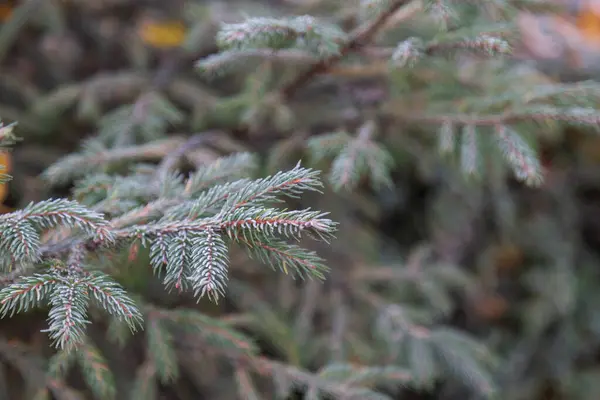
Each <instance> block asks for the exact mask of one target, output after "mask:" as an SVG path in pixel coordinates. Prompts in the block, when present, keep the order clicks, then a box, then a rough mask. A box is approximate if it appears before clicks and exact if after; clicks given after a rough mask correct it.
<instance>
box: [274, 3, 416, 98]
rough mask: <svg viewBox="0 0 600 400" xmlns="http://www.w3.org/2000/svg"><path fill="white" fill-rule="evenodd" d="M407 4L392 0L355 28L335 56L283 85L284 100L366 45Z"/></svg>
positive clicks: (320, 62)
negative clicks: (366, 21)
mask: <svg viewBox="0 0 600 400" xmlns="http://www.w3.org/2000/svg"><path fill="white" fill-rule="evenodd" d="M408 3H409V0H394V1H392V2H391V3H390V5H389V6H388V8H387V9H386V10H384V11H382V12H381V13H380V14H379V15H378V16H377V18H375V19H373V20H372V21H369V22H368V23H367V24H365V25H364V26H361V27H359V28H357V30H356V31H354V32H352V33H351V34H350V38H349V39H348V41H347V42H346V43H345V44H344V45H342V46H341V47H340V49H339V52H338V53H337V54H333V55H331V56H329V57H327V58H325V59H323V60H321V61H319V62H317V63H315V64H313V65H312V66H311V67H309V68H308V69H307V70H306V71H305V72H303V73H301V74H300V75H298V76H297V77H296V78H295V79H293V80H292V81H291V82H290V83H288V84H287V85H285V86H284V87H283V88H282V89H281V95H282V97H283V98H284V99H287V98H291V97H292V96H293V95H294V93H295V92H296V91H297V90H298V89H299V88H300V87H302V86H303V85H304V84H306V83H307V82H309V81H310V80H311V79H312V78H313V77H314V76H315V75H319V74H322V73H325V72H326V71H327V70H328V69H329V68H331V67H332V66H333V65H335V64H336V63H337V62H339V61H340V60H341V59H342V58H344V57H345V56H346V55H347V54H348V53H350V52H352V51H355V50H357V49H358V48H360V47H361V46H364V45H366V44H368V42H369V41H370V40H371V39H372V38H373V36H375V34H376V33H377V32H378V31H379V29H380V28H382V27H383V25H384V24H385V23H386V21H387V20H388V19H389V18H390V17H391V16H392V15H394V13H395V12H396V11H397V10H399V9H400V8H401V7H402V6H404V5H406V4H408Z"/></svg>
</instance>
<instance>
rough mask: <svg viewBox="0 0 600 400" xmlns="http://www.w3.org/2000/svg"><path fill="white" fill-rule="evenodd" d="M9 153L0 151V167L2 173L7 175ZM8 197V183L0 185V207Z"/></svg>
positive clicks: (9, 163) (8, 170)
mask: <svg viewBox="0 0 600 400" xmlns="http://www.w3.org/2000/svg"><path fill="white" fill-rule="evenodd" d="M10 161H11V160H10V153H9V152H7V151H1V150H0V165H2V166H3V167H4V168H3V169H2V173H9V172H10V168H11V162H10ZM6 197H8V183H0V205H1V204H2V202H4V200H6Z"/></svg>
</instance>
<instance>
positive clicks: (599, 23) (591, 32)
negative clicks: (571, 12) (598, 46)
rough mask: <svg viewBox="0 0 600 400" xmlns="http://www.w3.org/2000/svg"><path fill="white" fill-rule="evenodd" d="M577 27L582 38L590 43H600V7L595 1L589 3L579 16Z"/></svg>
mask: <svg viewBox="0 0 600 400" xmlns="http://www.w3.org/2000/svg"><path fill="white" fill-rule="evenodd" d="M576 24H577V27H578V28H579V31H580V32H581V34H582V36H583V37H584V38H586V39H587V40H589V41H592V42H595V43H600V7H599V6H598V4H594V1H588V2H586V4H585V5H584V6H583V7H582V9H581V10H580V12H579V14H578V15H577V22H576Z"/></svg>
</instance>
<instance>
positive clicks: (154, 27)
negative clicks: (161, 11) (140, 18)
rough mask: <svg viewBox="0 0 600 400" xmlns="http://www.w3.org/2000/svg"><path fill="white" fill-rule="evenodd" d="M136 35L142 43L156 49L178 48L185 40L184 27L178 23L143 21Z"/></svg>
mask: <svg viewBox="0 0 600 400" xmlns="http://www.w3.org/2000/svg"><path fill="white" fill-rule="evenodd" d="M138 34H139V36H140V38H141V39H142V41H143V42H144V43H146V44H148V45H150V46H153V47H157V48H161V49H164V48H171V47H177V46H180V45H181V44H182V43H183V41H184V40H185V36H186V29H185V25H184V24H183V23H182V22H180V21H160V22H159V21H144V22H142V23H141V25H140V29H139V31H138Z"/></svg>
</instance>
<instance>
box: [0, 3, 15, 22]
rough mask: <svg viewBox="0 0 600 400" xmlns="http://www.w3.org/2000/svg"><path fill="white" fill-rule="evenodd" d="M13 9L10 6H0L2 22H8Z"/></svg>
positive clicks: (0, 20)
mask: <svg viewBox="0 0 600 400" xmlns="http://www.w3.org/2000/svg"><path fill="white" fill-rule="evenodd" d="M12 11H13V8H12V6H10V5H8V4H1V5H0V22H6V21H7V20H8V19H9V18H10V16H11V15H12Z"/></svg>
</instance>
